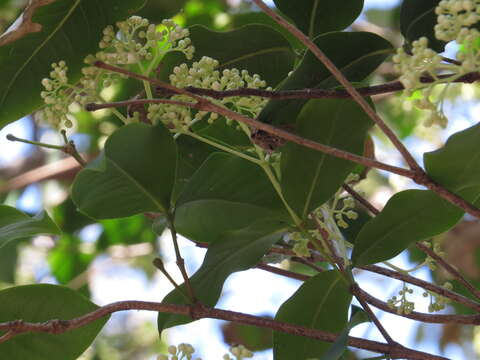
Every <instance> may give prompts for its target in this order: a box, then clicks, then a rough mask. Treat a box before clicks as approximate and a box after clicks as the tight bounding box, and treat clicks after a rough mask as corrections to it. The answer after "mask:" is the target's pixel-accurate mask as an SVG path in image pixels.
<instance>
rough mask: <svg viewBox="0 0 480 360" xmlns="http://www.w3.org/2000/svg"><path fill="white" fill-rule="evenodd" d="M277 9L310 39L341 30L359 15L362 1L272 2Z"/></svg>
mask: <svg viewBox="0 0 480 360" xmlns="http://www.w3.org/2000/svg"><path fill="white" fill-rule="evenodd" d="M274 3H275V5H276V6H277V8H278V9H279V10H280V11H281V12H282V13H284V14H285V15H287V16H288V17H289V18H290V19H292V20H293V21H294V22H295V25H296V26H297V27H298V28H299V29H300V30H302V31H303V32H304V33H305V34H306V35H308V36H309V37H310V38H313V37H315V36H317V35H319V34H322V33H326V32H330V31H337V30H343V29H345V28H346V27H347V26H349V25H350V24H352V23H353V22H354V21H355V19H356V18H357V17H358V16H359V15H360V12H361V11H362V8H363V0H344V1H342V4H341V6H339V3H338V1H336V0H302V1H291V0H274Z"/></svg>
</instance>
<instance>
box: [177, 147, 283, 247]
mask: <svg viewBox="0 0 480 360" xmlns="http://www.w3.org/2000/svg"><path fill="white" fill-rule="evenodd" d="M259 219H278V220H287V219H289V217H288V214H287V212H286V210H285V208H284V206H283V204H282V202H281V200H280V198H279V197H278V195H277V194H276V192H275V191H274V189H273V186H272V184H271V183H270V181H269V180H268V178H267V176H266V175H265V173H264V172H263V170H262V169H261V168H260V167H259V166H258V165H256V164H253V163H251V162H249V161H247V160H244V159H241V158H238V157H236V156H233V155H230V154H226V153H214V154H212V155H211V156H210V157H209V158H208V159H207V160H206V161H205V163H204V164H203V165H202V166H201V167H200V169H198V171H197V172H196V173H195V174H194V175H193V177H192V179H191V180H190V182H189V183H188V184H187V186H185V188H184V191H183V193H182V194H181V195H180V197H179V199H178V203H177V209H176V211H175V227H176V229H177V231H178V232H179V233H180V234H182V235H183V236H185V237H187V238H189V239H191V240H194V241H198V242H211V241H213V240H215V239H216V238H217V237H218V235H220V234H222V233H224V232H225V231H230V230H236V229H242V228H244V227H246V226H248V225H249V224H252V223H253V222H255V221H257V220H259Z"/></svg>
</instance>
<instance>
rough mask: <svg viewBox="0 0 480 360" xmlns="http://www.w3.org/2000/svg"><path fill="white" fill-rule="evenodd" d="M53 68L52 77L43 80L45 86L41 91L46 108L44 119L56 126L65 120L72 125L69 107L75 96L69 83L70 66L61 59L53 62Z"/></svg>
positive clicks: (64, 123)
mask: <svg viewBox="0 0 480 360" xmlns="http://www.w3.org/2000/svg"><path fill="white" fill-rule="evenodd" d="M52 68H53V70H52V71H51V72H50V78H45V79H43V80H42V85H43V87H44V88H45V90H44V91H42V92H41V93H40V96H41V97H42V99H43V101H44V102H45V105H46V106H45V108H44V110H43V114H42V115H43V117H44V119H45V120H46V121H47V122H49V123H50V124H52V125H54V126H59V125H60V123H62V122H63V125H65V126H66V127H72V121H71V120H70V119H68V117H67V114H68V107H69V106H70V104H71V103H72V99H73V97H74V96H75V94H73V93H74V89H72V87H71V85H70V84H69V83H68V78H67V71H68V67H67V64H66V63H65V61H63V60H62V61H59V62H58V63H53V64H52Z"/></svg>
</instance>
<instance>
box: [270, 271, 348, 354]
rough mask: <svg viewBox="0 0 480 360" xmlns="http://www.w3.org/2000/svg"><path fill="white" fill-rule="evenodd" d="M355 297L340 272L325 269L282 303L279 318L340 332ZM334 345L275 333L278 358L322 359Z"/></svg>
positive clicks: (345, 322)
mask: <svg viewBox="0 0 480 360" xmlns="http://www.w3.org/2000/svg"><path fill="white" fill-rule="evenodd" d="M351 299H352V296H351V294H350V292H349V290H348V287H347V285H346V284H345V282H344V281H343V280H342V277H341V275H339V273H338V272H336V271H333V270H331V271H325V272H322V273H320V274H318V275H316V276H314V277H313V278H311V279H309V280H308V281H306V282H304V283H303V285H302V286H301V287H300V288H299V289H298V290H297V292H296V293H295V294H293V296H292V297H290V298H289V299H288V300H287V301H286V302H284V303H283V304H282V306H281V307H280V309H279V310H278V312H277V315H276V316H275V320H278V321H284V322H287V323H291V324H294V325H301V326H306V327H309V328H312V329H317V330H324V331H331V332H337V333H338V332H340V331H342V329H343V328H344V327H345V326H346V325H347V319H348V317H347V316H348V307H349V306H350V301H351ZM329 346H330V344H328V343H325V342H323V341H319V340H314V339H309V338H306V337H302V336H297V335H290V334H285V333H282V332H274V333H273V356H274V359H275V360H291V359H311V358H317V359H318V358H321V357H322V355H323V354H324V353H325V352H326V351H327V349H328V348H329Z"/></svg>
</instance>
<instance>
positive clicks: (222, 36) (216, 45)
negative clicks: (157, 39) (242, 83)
mask: <svg viewBox="0 0 480 360" xmlns="http://www.w3.org/2000/svg"><path fill="white" fill-rule="evenodd" d="M189 30H190V38H191V39H192V43H193V44H194V45H195V57H194V59H193V60H192V62H193V61H198V60H200V59H201V58H202V57H203V56H208V57H211V58H214V59H216V60H218V61H219V62H220V65H219V69H220V70H223V69H231V68H237V69H239V70H248V71H249V72H250V74H252V75H253V74H260V75H261V77H262V79H263V80H265V81H266V82H267V84H268V85H269V86H275V85H276V84H278V83H279V82H280V81H281V80H282V79H283V78H284V77H285V76H287V74H288V72H289V71H290V70H292V68H293V64H294V60H295V55H294V53H293V51H292V48H291V46H290V43H289V42H288V41H287V40H286V39H285V38H284V37H283V35H282V34H280V33H279V32H277V31H275V30H274V29H272V28H271V27H269V26H266V25H260V24H250V25H246V26H243V27H241V28H239V29H235V30H232V31H225V32H217V31H212V30H209V29H207V28H206V27H204V26H199V25H196V26H192V27H191V28H190V29H189ZM245 39H248V41H245ZM180 62H185V60H184V56H183V55H181V54H178V53H177V54H175V53H171V54H168V55H167V56H166V57H165V59H164V60H163V62H162V70H161V78H163V79H166V78H168V75H170V74H171V73H172V70H173V67H174V66H176V65H178V64H179V63H180Z"/></svg>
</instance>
